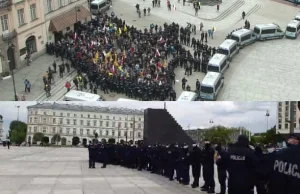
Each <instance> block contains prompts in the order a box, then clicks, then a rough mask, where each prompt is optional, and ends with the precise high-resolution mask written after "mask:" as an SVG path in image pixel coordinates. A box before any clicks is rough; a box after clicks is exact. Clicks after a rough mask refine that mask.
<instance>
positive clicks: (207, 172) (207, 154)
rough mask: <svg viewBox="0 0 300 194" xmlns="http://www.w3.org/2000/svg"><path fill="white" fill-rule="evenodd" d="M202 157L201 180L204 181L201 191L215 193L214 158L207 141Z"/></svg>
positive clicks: (212, 150)
mask: <svg viewBox="0 0 300 194" xmlns="http://www.w3.org/2000/svg"><path fill="white" fill-rule="evenodd" d="M202 156H203V161H202V165H203V179H204V181H205V183H204V185H203V187H201V188H202V189H201V190H202V191H207V192H208V193H215V179H214V164H215V160H214V156H215V150H214V149H213V148H212V146H211V144H210V142H209V141H205V147H204V150H203V152H202Z"/></svg>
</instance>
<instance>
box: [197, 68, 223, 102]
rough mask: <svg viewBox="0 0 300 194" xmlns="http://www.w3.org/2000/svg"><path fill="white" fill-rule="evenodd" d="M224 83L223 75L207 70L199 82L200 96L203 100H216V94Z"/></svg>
mask: <svg viewBox="0 0 300 194" xmlns="http://www.w3.org/2000/svg"><path fill="white" fill-rule="evenodd" d="M223 85H224V77H223V75H222V74H221V73H217V72H207V74H206V76H205V77H204V79H203V80H202V82H201V87H200V98H201V99H203V100H217V96H218V94H219V92H220V90H221V88H222V87H223Z"/></svg>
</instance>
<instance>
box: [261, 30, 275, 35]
mask: <svg viewBox="0 0 300 194" xmlns="http://www.w3.org/2000/svg"><path fill="white" fill-rule="evenodd" d="M275 32H276V29H268V30H262V31H261V34H274V33H275Z"/></svg>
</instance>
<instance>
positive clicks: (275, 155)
mask: <svg viewBox="0 0 300 194" xmlns="http://www.w3.org/2000/svg"><path fill="white" fill-rule="evenodd" d="M299 140H300V137H299V136H297V135H295V134H294V135H291V136H290V138H289V139H288V147H287V148H284V149H282V150H279V151H275V148H274V147H269V149H268V152H267V153H265V154H263V153H262V152H261V149H260V148H259V147H256V148H254V147H253V146H251V145H249V141H248V137H247V136H244V135H240V136H239V138H238V141H237V142H236V143H235V144H229V145H228V147H227V148H226V149H223V148H222V147H221V145H217V146H216V147H213V146H212V145H211V144H210V142H208V141H206V142H205V145H204V146H203V148H202V147H200V146H199V145H198V144H193V147H192V148H191V149H189V146H188V145H186V144H183V145H179V144H171V145H165V146H164V145H149V146H145V145H143V143H142V142H140V143H139V144H138V145H130V144H126V143H125V144H116V145H115V144H105V143H104V144H103V143H100V144H96V143H92V142H90V145H89V146H88V149H89V159H90V160H89V167H90V168H95V162H96V161H97V162H102V163H103V166H102V168H105V167H106V164H114V165H121V166H124V167H127V168H131V169H134V168H136V169H137V170H139V171H141V170H143V169H145V170H148V171H150V172H151V173H155V174H159V175H163V176H165V177H167V178H168V179H169V180H170V181H173V180H174V179H176V180H177V181H178V182H179V183H181V184H183V185H189V183H190V174H189V172H190V166H191V167H192V176H193V182H192V184H191V186H192V188H196V187H199V178H200V175H201V169H202V171H203V172H202V175H203V179H204V182H205V183H204V185H203V186H202V187H201V190H202V191H206V192H207V193H214V192H215V180H214V164H215V163H216V165H217V169H218V179H219V183H220V186H221V191H220V193H221V194H225V193H226V188H227V187H226V180H227V178H228V181H227V183H228V193H229V194H254V187H256V190H257V193H258V194H299V193H300V187H299V185H300V144H299V142H300V141H299ZM215 151H217V158H215V157H214V156H215ZM201 167H202V168H201ZM175 172H176V173H175ZM175 174H176V176H175V177H174V175H175ZM227 175H228V176H227Z"/></svg>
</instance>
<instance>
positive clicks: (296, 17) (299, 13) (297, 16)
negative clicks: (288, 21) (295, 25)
mask: <svg viewBox="0 0 300 194" xmlns="http://www.w3.org/2000/svg"><path fill="white" fill-rule="evenodd" d="M295 20H298V21H300V12H298V13H297V15H296V16H295Z"/></svg>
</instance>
